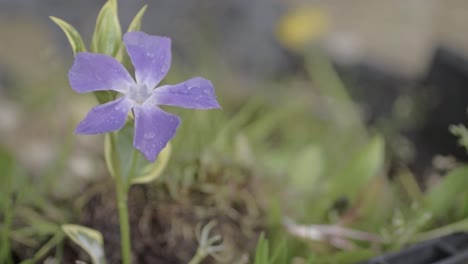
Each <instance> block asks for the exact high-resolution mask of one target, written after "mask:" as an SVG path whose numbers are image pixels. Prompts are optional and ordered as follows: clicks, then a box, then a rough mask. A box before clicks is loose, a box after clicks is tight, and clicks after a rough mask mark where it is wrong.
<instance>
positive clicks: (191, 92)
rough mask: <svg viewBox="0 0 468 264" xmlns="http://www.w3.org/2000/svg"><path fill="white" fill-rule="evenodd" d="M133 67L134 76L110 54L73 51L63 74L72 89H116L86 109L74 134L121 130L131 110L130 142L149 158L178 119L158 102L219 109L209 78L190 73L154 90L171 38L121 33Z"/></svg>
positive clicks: (169, 136)
mask: <svg viewBox="0 0 468 264" xmlns="http://www.w3.org/2000/svg"><path fill="white" fill-rule="evenodd" d="M123 42H124V44H125V47H126V48H127V52H128V55H129V56H130V59H131V60H132V63H133V66H134V67H135V78H136V82H135V81H134V80H133V78H132V76H131V75H130V74H129V73H128V72H127V70H126V69H125V68H124V66H123V65H122V64H120V63H119V62H118V61H117V60H116V59H114V58H113V57H111V56H108V55H104V54H95V53H88V52H81V53H78V54H77V55H76V58H75V62H74V63H73V66H72V68H71V69H70V72H69V73H68V79H69V80H70V85H71V87H72V88H73V90H75V91H76V92H78V93H87V92H94V91H104V90H113V91H117V92H119V93H121V94H122V96H121V97H119V98H117V99H116V100H114V101H111V102H108V103H105V104H102V105H99V106H96V107H94V108H93V109H91V111H89V113H88V114H87V116H86V117H85V118H84V120H83V121H81V123H80V124H79V125H78V127H77V128H76V130H75V133H77V134H99V133H105V132H111V131H115V130H118V129H121V128H122V127H123V126H124V125H125V121H126V119H127V115H128V112H129V111H130V110H133V113H134V115H135V135H134V138H133V146H134V147H135V148H136V149H138V150H139V151H141V152H142V153H143V155H144V156H145V157H146V159H148V160H149V161H154V160H156V157H157V156H158V154H159V152H160V151H161V150H162V149H163V148H164V147H165V146H166V144H167V142H169V140H171V139H172V138H173V137H174V135H175V133H176V130H177V128H178V126H179V124H180V119H179V117H177V116H176V115H173V114H169V113H167V112H165V111H163V110H162V109H161V108H159V107H158V106H159V105H172V106H179V107H183V108H194V109H213V108H220V106H219V104H218V102H217V100H216V96H215V92H214V87H213V85H212V84H211V82H210V81H209V80H206V79H203V78H201V77H195V78H192V79H190V80H188V81H185V82H182V83H179V84H176V85H163V86H161V87H158V88H157V89H154V88H155V87H156V85H157V84H158V83H159V82H160V81H161V80H162V79H163V78H164V76H165V75H166V74H167V72H168V71H169V68H170V65H171V40H170V39H169V38H166V37H158V36H150V35H148V34H146V33H143V32H129V33H126V34H125V35H124V37H123Z"/></svg>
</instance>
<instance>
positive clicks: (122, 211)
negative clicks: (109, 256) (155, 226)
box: [110, 133, 132, 264]
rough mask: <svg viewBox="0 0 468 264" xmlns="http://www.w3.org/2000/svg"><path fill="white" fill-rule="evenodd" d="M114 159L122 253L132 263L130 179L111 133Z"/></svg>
mask: <svg viewBox="0 0 468 264" xmlns="http://www.w3.org/2000/svg"><path fill="white" fill-rule="evenodd" d="M110 137H111V145H112V159H113V162H112V164H113V166H114V168H113V169H114V174H115V175H114V180H115V191H116V193H117V209H118V211H119V226H120V243H121V251H122V252H121V253H122V264H130V263H131V262H132V261H131V259H132V251H131V240H130V223H129V218H128V205H127V198H128V181H127V180H124V178H123V177H122V172H121V170H120V160H119V154H118V150H117V147H116V146H117V144H116V143H117V142H116V134H115V133H111V134H110Z"/></svg>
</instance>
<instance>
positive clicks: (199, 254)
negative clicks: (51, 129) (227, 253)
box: [189, 249, 207, 264]
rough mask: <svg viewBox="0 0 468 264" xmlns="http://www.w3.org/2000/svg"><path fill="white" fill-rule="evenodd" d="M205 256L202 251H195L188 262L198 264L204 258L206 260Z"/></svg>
mask: <svg viewBox="0 0 468 264" xmlns="http://www.w3.org/2000/svg"><path fill="white" fill-rule="evenodd" d="M206 256H207V254H206V252H205V251H204V250H200V249H198V250H197V253H196V254H195V256H194V257H193V258H192V259H191V260H190V262H189V264H199V263H201V262H202V260H203V259H204V258H206Z"/></svg>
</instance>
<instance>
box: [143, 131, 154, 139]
mask: <svg viewBox="0 0 468 264" xmlns="http://www.w3.org/2000/svg"><path fill="white" fill-rule="evenodd" d="M155 136H156V134H155V133H154V132H147V133H145V134H143V138H144V139H147V140H148V139H153V138H154V137H155Z"/></svg>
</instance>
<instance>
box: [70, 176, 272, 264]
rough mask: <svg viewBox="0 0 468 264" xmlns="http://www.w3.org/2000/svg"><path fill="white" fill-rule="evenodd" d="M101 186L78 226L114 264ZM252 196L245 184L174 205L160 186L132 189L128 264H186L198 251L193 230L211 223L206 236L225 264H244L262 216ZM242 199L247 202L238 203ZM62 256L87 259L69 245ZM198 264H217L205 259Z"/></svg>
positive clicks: (114, 219) (115, 246)
mask: <svg viewBox="0 0 468 264" xmlns="http://www.w3.org/2000/svg"><path fill="white" fill-rule="evenodd" d="M103 186H105V187H103V188H102V189H104V190H102V189H101V190H100V191H99V192H98V193H97V194H95V195H93V196H92V198H91V199H89V200H88V202H87V203H86V205H85V207H84V210H83V211H82V213H81V217H80V218H81V219H80V224H81V225H84V226H88V227H91V228H94V229H96V230H99V231H100V232H101V233H102V234H103V236H104V244H105V253H106V257H107V260H108V263H111V264H112V263H120V262H121V257H120V235H119V225H118V213H117V208H116V203H115V199H114V197H115V194H114V190H113V188H111V187H109V186H112V182H110V181H109V182H107V183H106V184H103ZM226 190H228V191H227V192H226ZM220 193H224V194H223V195H220ZM254 194H255V193H254V192H253V187H252V184H251V183H250V182H244V183H241V184H239V183H235V184H234V183H232V184H230V185H228V186H224V187H222V186H220V187H219V192H215V193H206V192H202V191H200V190H195V189H192V190H190V191H189V193H188V194H186V195H184V196H183V198H178V199H173V198H170V197H169V195H168V192H167V191H166V190H165V188H164V186H163V185H159V186H154V185H153V186H151V185H149V186H148V185H147V186H144V185H141V186H133V187H132V188H131V191H130V194H129V214H130V222H131V231H132V234H131V237H132V251H133V263H168V264H171V263H174V264H177V263H184V264H185V263H188V262H189V261H190V259H191V258H192V257H193V256H194V254H195V252H196V250H197V248H198V242H197V240H196V237H195V230H196V228H197V226H199V225H200V224H201V225H205V224H207V223H208V222H210V221H212V220H215V221H216V222H217V225H216V226H215V228H214V229H213V230H212V231H211V233H210V234H211V236H212V235H216V234H220V235H222V237H223V241H222V244H223V245H224V246H225V248H226V250H225V252H223V255H226V256H228V258H227V259H226V262H227V263H233V262H239V263H247V262H248V260H249V259H251V253H252V252H253V251H254V250H255V246H256V242H257V238H258V235H259V233H260V232H261V230H262V229H263V226H262V222H263V221H262V218H263V213H262V210H261V209H260V206H259V204H258V203H257V202H256V199H255V198H254V197H255V196H254ZM247 196H248V197H249V199H244V198H242V197H247ZM250 198H252V199H250ZM69 244H71V243H69ZM64 255H65V256H64V263H74V261H76V260H77V258H78V259H79V260H88V259H89V257H88V256H87V255H86V253H85V252H84V251H82V250H80V249H78V248H77V247H76V246H75V245H70V246H69V247H67V250H66V252H65V254H64ZM241 260H243V261H241ZM203 263H218V261H217V260H216V259H214V258H212V257H208V258H206V259H205V260H204V261H203Z"/></svg>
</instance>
